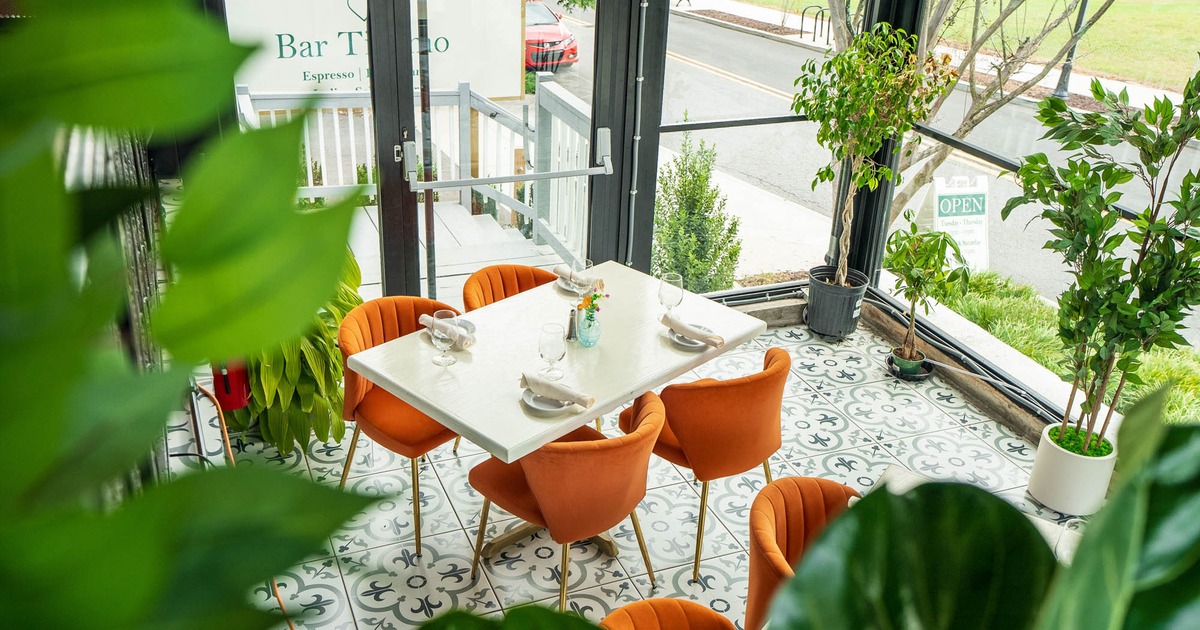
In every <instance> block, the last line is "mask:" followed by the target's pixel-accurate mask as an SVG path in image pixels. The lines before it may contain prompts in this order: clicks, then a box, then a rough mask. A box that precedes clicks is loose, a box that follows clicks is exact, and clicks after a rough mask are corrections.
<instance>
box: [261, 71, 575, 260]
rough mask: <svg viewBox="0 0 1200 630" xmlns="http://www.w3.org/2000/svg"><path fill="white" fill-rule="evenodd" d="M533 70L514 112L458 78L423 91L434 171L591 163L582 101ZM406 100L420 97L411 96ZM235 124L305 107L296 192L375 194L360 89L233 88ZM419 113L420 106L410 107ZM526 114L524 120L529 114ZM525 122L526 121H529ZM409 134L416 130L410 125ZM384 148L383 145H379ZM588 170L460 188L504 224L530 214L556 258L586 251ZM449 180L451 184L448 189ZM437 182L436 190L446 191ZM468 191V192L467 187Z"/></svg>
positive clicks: (468, 201) (460, 174) (487, 171)
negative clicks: (524, 101) (533, 86)
mask: <svg viewBox="0 0 1200 630" xmlns="http://www.w3.org/2000/svg"><path fill="white" fill-rule="evenodd" d="M552 79H553V75H552V74H550V73H548V72H545V73H539V76H538V83H537V93H536V96H535V99H534V100H535V106H534V107H533V108H532V111H531V110H530V108H528V107H523V115H522V117H518V116H517V115H515V114H513V113H512V112H510V111H509V110H508V109H505V108H504V107H502V106H500V105H499V104H497V103H495V102H493V101H491V100H488V99H487V98H484V97H483V96H481V95H479V94H478V93H476V92H474V91H472V90H471V87H470V84H468V83H460V84H459V87H458V89H457V90H435V91H432V92H431V93H430V116H431V128H432V134H431V138H430V142H431V144H432V147H433V151H432V155H431V159H432V161H433V171H434V179H438V180H448V179H467V178H472V177H492V176H500V175H513V174H520V173H525V172H527V169H529V168H531V167H532V168H534V169H535V171H536V172H541V173H545V172H553V171H564V170H575V169H581V168H587V167H588V166H590V163H589V160H590V147H589V144H590V138H591V121H590V117H589V108H588V106H587V104H586V103H584V102H583V101H582V100H580V99H579V98H577V97H575V96H574V95H572V94H570V93H569V92H567V90H566V89H564V88H563V87H561V86H559V85H558V84H557V83H554V82H553V80H552ZM414 103H419V99H417V98H416V97H415V96H414ZM237 105H238V115H239V118H240V122H241V125H242V127H243V128H258V127H266V126H273V125H277V124H281V123H284V122H288V121H291V120H293V119H294V118H295V117H296V116H299V115H301V113H302V112H303V111H305V110H310V111H311V114H310V115H309V116H307V117H306V118H305V123H304V124H305V129H304V157H303V164H301V165H299V169H298V170H297V177H298V178H299V179H300V183H301V186H300V189H299V194H300V197H302V198H307V199H316V198H323V197H337V196H340V195H344V194H347V193H349V192H351V191H352V190H354V189H355V188H356V187H359V186H364V185H365V186H364V192H365V194H366V195H367V196H368V197H370V198H372V199H373V198H374V197H375V196H376V195H377V194H378V185H377V179H378V172H379V171H378V168H377V160H376V155H377V151H376V147H375V146H374V142H375V133H374V120H373V112H372V109H371V97H370V95H368V94H364V93H357V92H355V93H324V94H264V93H253V94H252V93H250V92H249V90H248V89H247V88H246V87H245V86H238V89H237ZM418 115H419V114H418ZM531 116H532V121H531V120H530V118H531ZM531 122H532V124H531ZM417 127H418V129H417V130H416V131H417V138H416V143H417V146H418V147H423V146H424V144H423V142H424V138H423V137H422V135H421V130H420V127H421V125H419V124H418V125H417ZM385 154H386V152H385ZM587 185H588V178H587V177H571V178H565V179H555V180H551V181H549V182H542V183H538V184H537V185H533V184H532V183H526V184H525V196H524V202H522V201H519V200H518V199H517V198H518V196H519V194H518V190H519V189H520V187H521V185H520V184H516V183H503V184H493V185H490V186H484V185H476V186H472V187H470V188H463V189H461V190H458V195H459V203H460V204H462V205H463V206H466V207H467V208H470V207H471V205H472V197H475V198H476V199H483V200H485V205H488V206H490V205H491V204H487V203H486V200H493V201H494V202H495V207H496V209H497V212H496V220H497V222H498V223H500V224H501V225H502V226H512V225H515V224H516V223H518V222H521V223H524V222H531V223H532V234H533V238H534V240H535V242H536V243H538V244H546V245H550V246H551V248H552V249H553V250H554V251H555V252H556V253H557V254H558V255H559V256H560V257H561V258H563V260H566V261H571V260H575V259H579V258H584V257H586V247H587V227H588V226H587V193H588V189H587ZM452 190H454V189H452ZM452 190H451V191H445V190H443V191H440V192H439V193H438V194H439V200H441V201H450V200H452V198H451V199H447V198H446V197H445V195H446V194H447V192H449V194H451V195H453V194H454V193H453V192H452ZM473 193H474V194H473Z"/></svg>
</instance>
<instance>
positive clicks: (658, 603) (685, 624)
mask: <svg viewBox="0 0 1200 630" xmlns="http://www.w3.org/2000/svg"><path fill="white" fill-rule="evenodd" d="M600 627H601V628H604V630H682V629H684V628H686V629H687V630H734V625H733V622H732V621H730V620H728V619H726V618H725V617H723V616H721V614H720V613H718V612H717V611H715V610H713V609H711V608H709V607H707V606H702V605H700V604H697V603H696V602H693V601H690V600H686V599H666V598H663V599H646V600H642V601H640V602H634V603H632V604H626V605H624V606H622V607H620V608H618V609H616V610H614V611H612V612H611V613H609V615H608V616H607V617H605V618H604V619H603V620H602V621H601V622H600Z"/></svg>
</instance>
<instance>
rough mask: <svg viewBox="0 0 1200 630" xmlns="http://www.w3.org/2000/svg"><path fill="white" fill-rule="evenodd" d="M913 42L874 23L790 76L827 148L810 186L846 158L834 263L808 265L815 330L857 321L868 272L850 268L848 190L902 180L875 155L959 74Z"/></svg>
mask: <svg viewBox="0 0 1200 630" xmlns="http://www.w3.org/2000/svg"><path fill="white" fill-rule="evenodd" d="M916 50H917V38H916V37H915V36H911V35H908V34H907V33H905V32H904V31H902V30H897V29H893V28H892V27H891V26H889V25H888V24H887V23H879V24H877V25H875V27H874V28H873V29H871V30H870V31H867V32H864V33H860V34H858V35H857V36H856V37H855V38H854V40H853V42H852V43H851V44H850V47H849V48H847V49H846V50H843V51H842V52H840V53H838V54H836V55H834V56H833V57H830V58H829V59H827V60H826V61H825V62H824V63H822V64H820V65H817V62H816V61H815V60H809V61H807V62H805V64H804V65H803V66H802V68H801V70H802V72H803V74H801V75H800V77H799V78H797V79H796V83H795V84H796V86H797V89H798V91H797V93H796V95H795V97H794V98H793V99H792V109H793V110H794V111H795V112H796V113H798V114H803V115H804V116H806V117H807V118H808V119H809V120H811V121H813V122H815V123H817V125H818V128H817V142H818V143H820V144H821V146H823V147H825V148H827V149H829V150H830V151H831V152H832V154H833V156H832V158H833V159H832V160H831V161H830V162H829V164H826V165H825V166H823V167H821V169H820V170H818V171H817V175H816V177H815V178H814V179H813V182H812V186H813V188H816V187H817V184H819V183H821V182H831V181H834V179H835V177H836V175H837V172H838V170H840V169H841V167H842V165H843V164H844V165H845V170H843V171H842V177H843V178H844V185H845V188H846V196H845V199H840V200H839V203H840V204H841V205H842V207H841V209H840V211H839V212H836V213H835V217H840V221H841V234H840V238H839V240H838V247H837V264H836V265H834V266H830V265H821V266H818V267H814V268H812V269H811V270H809V296H808V310H807V311H806V313H807V314H806V317H807V320H808V326H809V328H810V329H812V330H813V332H815V333H817V334H819V335H823V336H828V337H843V336H845V335H848V334H850V333H851V332H853V331H854V330H855V328H856V327H857V326H858V313H859V310H860V307H861V304H862V298H863V294H864V293H865V292H866V288H867V284H868V283H869V279H868V278H867V277H866V275H865V274H863V273H861V272H860V271H858V270H854V269H850V268H849V257H850V226H851V223H852V222H853V220H854V198H855V195H856V194H857V193H858V191H859V190H860V189H862V188H864V187H865V188H867V189H868V190H875V189H876V188H878V187H879V185H880V184H881V183H883V182H899V180H900V174H899V173H896V172H894V171H893V170H892V169H891V168H889V167H888V166H887V165H886V164H881V163H879V162H876V161H875V159H874V157H873V156H875V155H876V154H877V153H878V152H879V151H880V149H881V148H883V147H884V145H885V142H887V141H889V140H895V141H896V142H895V148H894V151H899V150H900V146H901V143H900V139H901V138H902V137H903V136H904V134H905V133H907V132H908V131H909V130H911V129H912V126H913V124H914V123H916V122H918V121H921V120H924V119H925V117H926V116H928V115H929V108H930V106H931V105H932V104H933V102H934V101H935V100H936V99H937V97H938V96H939V95H941V94H942V93H943V92H944V91H945V90H946V88H947V87H949V86H950V85H951V84H952V83H953V82H954V81H955V79H956V78H957V76H958V75H957V73H956V72H955V71H954V70H953V69H951V68H950V61H951V59H950V56H949V55H941V56H939V57H935V56H934V55H932V54H930V55H928V56H926V58H925V59H924V60H920V61H919V60H918V59H917V56H916ZM917 141H918V138H916V137H914V138H912V139H911V140H909V141H908V142H906V143H904V145H905V146H906V147H907V151H910V152H911V151H912V148H913V145H915V144H916V142H917ZM835 220H836V219H835Z"/></svg>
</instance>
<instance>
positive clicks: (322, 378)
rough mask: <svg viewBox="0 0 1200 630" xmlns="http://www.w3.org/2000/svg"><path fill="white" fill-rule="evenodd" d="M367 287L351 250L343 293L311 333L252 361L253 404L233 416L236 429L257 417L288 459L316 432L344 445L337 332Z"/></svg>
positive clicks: (268, 439) (342, 280)
mask: <svg viewBox="0 0 1200 630" xmlns="http://www.w3.org/2000/svg"><path fill="white" fill-rule="evenodd" d="M361 283H362V274H361V272H360V270H359V267H358V262H357V261H355V259H354V254H352V253H350V252H349V251H347V252H346V263H345V265H344V266H343V267H342V275H341V277H340V278H339V279H338V287H337V292H336V293H335V294H334V296H333V298H331V299H330V300H329V302H327V303H326V304H325V306H324V307H323V308H322V309H321V310H320V311H319V312H318V313H317V314H316V315H314V316H313V321H312V325H311V326H309V329H308V331H307V332H305V333H304V335H303V336H301V337H299V338H298V339H291V340H288V341H286V342H284V343H283V344H281V345H279V346H277V347H272V348H268V349H265V350H263V351H262V352H259V353H257V354H255V355H252V356H251V357H249V358H248V359H247V360H246V371H247V376H248V377H249V381H250V400H249V402H248V403H247V405H246V406H245V407H242V408H241V409H237V410H235V411H234V412H233V413H232V414H230V418H229V420H230V421H229V426H230V428H232V429H234V430H245V429H246V428H248V427H249V426H250V423H251V421H252V420H254V419H257V420H258V426H259V430H260V431H262V436H263V439H264V440H265V441H266V442H267V443H269V444H271V445H272V446H274V447H275V448H277V449H279V452H280V453H283V454H285V455H286V454H288V453H290V452H292V449H293V448H295V446H296V445H297V444H299V445H300V447H301V448H304V447H305V446H307V445H308V440H309V436H310V435H312V434H316V436H317V438H318V439H320V440H321V441H322V442H327V441H329V440H330V439H333V440H335V441H338V442H341V441H342V437H343V436H345V434H346V423H344V422H342V354H341V351H340V350H338V346H337V334H338V326H340V325H341V323H342V318H343V317H345V316H346V313H349V312H350V310H351V309H353V308H354V307H355V306H358V305H359V304H362V302H363V300H362V297H361V296H359V294H358V285H359V284H361Z"/></svg>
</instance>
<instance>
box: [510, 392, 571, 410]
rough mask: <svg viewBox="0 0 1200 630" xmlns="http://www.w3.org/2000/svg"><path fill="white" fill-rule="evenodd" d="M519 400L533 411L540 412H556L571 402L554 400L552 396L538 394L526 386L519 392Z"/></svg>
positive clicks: (568, 405)
mask: <svg viewBox="0 0 1200 630" xmlns="http://www.w3.org/2000/svg"><path fill="white" fill-rule="evenodd" d="M521 402H523V403H525V406H526V407H529V408H530V409H532V410H533V411H537V412H541V413H558V412H560V411H563V410H564V409H566V408H567V407H570V406H571V404H572V403H569V402H565V401H562V400H554V399H553V398H546V397H544V396H538V395H537V394H535V393H533V391H532V390H530V389H529V388H528V387H527V388H525V390H524V391H522V392H521Z"/></svg>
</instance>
